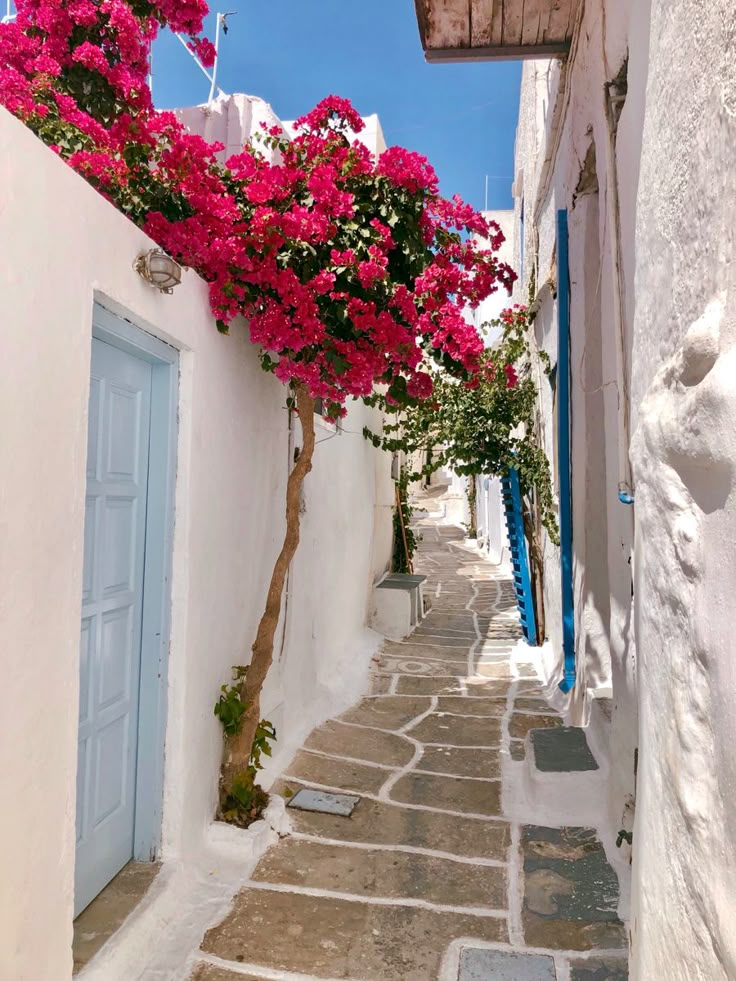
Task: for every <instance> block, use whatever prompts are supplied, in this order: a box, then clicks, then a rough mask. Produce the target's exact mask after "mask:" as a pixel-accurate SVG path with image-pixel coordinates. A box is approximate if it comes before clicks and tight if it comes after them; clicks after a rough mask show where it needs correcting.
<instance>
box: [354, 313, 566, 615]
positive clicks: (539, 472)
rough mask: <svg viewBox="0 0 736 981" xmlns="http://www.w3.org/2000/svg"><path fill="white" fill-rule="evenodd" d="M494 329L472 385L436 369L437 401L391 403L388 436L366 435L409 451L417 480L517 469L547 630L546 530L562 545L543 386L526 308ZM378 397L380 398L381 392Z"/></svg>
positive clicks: (539, 608)
mask: <svg viewBox="0 0 736 981" xmlns="http://www.w3.org/2000/svg"><path fill="white" fill-rule="evenodd" d="M489 326H491V327H495V328H497V329H499V330H500V332H501V334H500V339H499V341H498V343H497V344H495V345H494V346H493V348H491V349H489V350H487V351H485V352H484V353H483V354H482V355H481V358H480V364H481V368H480V370H479V371H478V372H477V373H476V375H475V377H474V379H473V382H472V383H471V385H463V384H458V383H457V381H456V379H454V378H453V377H451V376H448V374H447V373H446V372H444V371H442V370H441V369H439V370H435V371H433V372H432V375H433V393H432V396H431V397H430V398H428V399H425V400H424V401H422V402H418V403H416V404H414V405H413V406H410V407H399V406H393V407H392V406H389V405H386V404H384V405H383V409H384V411H385V412H386V413H389V414H391V413H392V414H393V416H394V419H393V421H390V422H389V421H387V422H386V423H384V426H383V433H382V434H380V435H379V434H375V433H372V432H371V431H370V430H368V429H366V430H365V436H366V437H367V438H368V439H370V440H371V441H372V442H373V443H374V444H375V445H376V446H382V447H383V448H384V449H386V450H389V451H391V452H393V453H396V452H399V451H400V452H402V453H403V454H405V456H406V458H407V459H408V460H409V461H411V463H412V465H413V466H414V467H415V470H414V472H412V473H410V474H409V479H410V480H420V479H423V478H426V477H428V476H429V475H430V474H432V473H434V471H436V470H438V469H439V468H441V467H450V468H451V469H452V470H454V471H455V473H458V474H464V475H466V476H468V477H469V478H470V479H471V481H472V485H471V486H473V487H474V485H475V478H476V477H480V476H497V477H500V476H503V475H504V474H506V473H508V471H509V470H510V469H511V468H512V467H513V468H514V469H516V470H517V471H518V473H519V483H520V485H521V492H522V499H523V501H524V505H525V506H524V530H525V533H526V538H527V543H528V546H529V553H530V557H531V564H532V570H533V578H534V580H535V605H536V607H537V624H538V627H539V633H540V635H543V631H544V617H543V601H542V588H541V581H542V580H541V576H542V572H543V562H542V548H541V538H540V535H541V527H542V526H543V527H544V528H545V529H546V531H547V534H548V535H549V538H550V540H551V541H552V542H555V543H559V533H558V526H557V507H556V503H555V500H554V496H553V493H552V481H551V475H550V466H549V460H548V459H547V455H546V453H545V452H544V450H543V448H542V447H541V446H540V445H539V441H538V439H537V434H536V425H535V412H536V406H537V386H536V383H535V381H534V376H533V373H532V371H531V370H530V366H531V356H530V350H529V344H528V339H527V338H528V326H529V318H528V314H527V310H526V308H525V307H523V306H518V305H517V306H514V307H513V308H509V309H507V310H505V311H504V312H503V313H502V314H501V317H500V319H499V320H498V321H496V322H494V323H493V324H491V325H489ZM373 401H374V402H376V403H380V402H381V396H380V394H377V395H375V396H374V397H373ZM472 520H473V516H472V515H471V522H472Z"/></svg>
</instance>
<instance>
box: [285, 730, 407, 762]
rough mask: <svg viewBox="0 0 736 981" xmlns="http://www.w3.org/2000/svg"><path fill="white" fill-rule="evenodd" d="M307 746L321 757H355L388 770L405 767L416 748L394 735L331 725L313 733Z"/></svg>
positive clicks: (306, 747) (308, 739)
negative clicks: (327, 754) (330, 754)
mask: <svg viewBox="0 0 736 981" xmlns="http://www.w3.org/2000/svg"><path fill="white" fill-rule="evenodd" d="M304 746H305V749H316V750H319V751H320V752H321V753H334V754H335V755H336V756H352V757H354V758H355V759H358V760H368V761H369V762H370V763H384V764H385V765H386V766H406V764H407V763H408V762H409V760H410V759H411V758H412V756H413V755H414V747H413V746H412V745H411V743H409V742H408V741H407V740H406V739H404V738H402V737H401V736H396V735H394V734H393V733H391V732H378V731H376V730H371V729H356V728H353V727H352V726H345V725H341V724H340V723H339V722H332V721H331V722H325V724H324V725H322V726H320V727H319V729H314V730H313V731H312V733H311V734H310V735H309V737H308V738H307V741H306V743H305V744H304Z"/></svg>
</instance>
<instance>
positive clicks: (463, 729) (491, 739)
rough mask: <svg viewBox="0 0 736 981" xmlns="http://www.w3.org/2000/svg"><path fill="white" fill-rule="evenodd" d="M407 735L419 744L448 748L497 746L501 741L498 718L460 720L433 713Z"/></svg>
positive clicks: (499, 720) (455, 717)
mask: <svg viewBox="0 0 736 981" xmlns="http://www.w3.org/2000/svg"><path fill="white" fill-rule="evenodd" d="M409 735H410V736H411V737H412V738H413V739H418V740H419V742H421V743H441V744H444V745H448V746H497V745H498V744H499V742H500V740H501V719H500V718H487V719H484V718H479V719H461V718H458V717H457V716H452V715H441V714H437V713H433V714H432V715H428V716H427V717H426V718H425V719H422V721H421V722H420V723H419V724H418V725H415V726H414V727H413V728H412V729H411V730H410V731H409Z"/></svg>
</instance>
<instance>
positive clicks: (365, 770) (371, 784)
mask: <svg viewBox="0 0 736 981" xmlns="http://www.w3.org/2000/svg"><path fill="white" fill-rule="evenodd" d="M391 773H392V771H391V770H381V769H379V768H378V767H376V766H364V765H363V764H362V763H351V762H349V761H348V760H336V759H328V758H327V757H326V756H315V755H314V754H312V753H308V752H305V751H304V750H301V751H300V752H298V753H297V754H296V756H295V757H294V759H293V760H292V761H291V763H290V764H289V766H288V767H287V768H286V774H285V778H286V779H287V780H288V779H290V778H291V779H293V780H301V781H304V782H305V783H321V784H322V785H323V786H325V787H334V788H335V790H347V791H355V792H356V793H358V794H377V793H378V791H379V790H380V789H381V787H382V786H383V784H384V783H385V782H386V780H387V779H388V778H389V776H390V775H391ZM294 806H297V805H294Z"/></svg>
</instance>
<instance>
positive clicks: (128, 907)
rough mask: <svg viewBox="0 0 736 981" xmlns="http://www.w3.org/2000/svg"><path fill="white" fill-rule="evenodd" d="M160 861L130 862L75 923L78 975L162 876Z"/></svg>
mask: <svg viewBox="0 0 736 981" xmlns="http://www.w3.org/2000/svg"><path fill="white" fill-rule="evenodd" d="M160 868H161V863H160V862H128V864H127V865H126V866H125V867H124V868H122V869H121V870H120V871H119V872H118V874H117V875H116V876H115V878H114V879H112V880H111V881H110V882H109V883H108V885H106V886H105V888H104V889H103V890H102V892H101V893H100V894H99V896H97V897H96V898H95V899H93V900H92V902H91V903H90V904H89V906H88V907H87V908H86V909H85V910H82V912H81V913H80V914H79V916H78V917H77V918H76V920H75V921H74V942H73V945H72V950H73V953H74V973H75V974H77V973H78V972H79V971H81V970H82V968H83V967H86V966H87V964H89V962H90V961H91V960H92V958H93V957H94V956H95V954H97V952H98V951H99V950H100V949H101V948H102V947H103V945H104V944H105V943H107V941H108V940H109V939H110V937H112V936H113V934H115V933H117V931H118V930H119V929H120V927H121V926H122V925H123V923H124V922H125V920H126V919H127V918H128V916H130V914H131V913H132V912H133V910H134V909H135V908H136V906H137V905H138V903H140V901H141V900H142V899H143V897H144V896H145V895H146V893H147V892H148V890H149V888H150V886H151V883H152V882H153V880H154V879H155V878H156V876H157V875H158V872H159V869H160Z"/></svg>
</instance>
